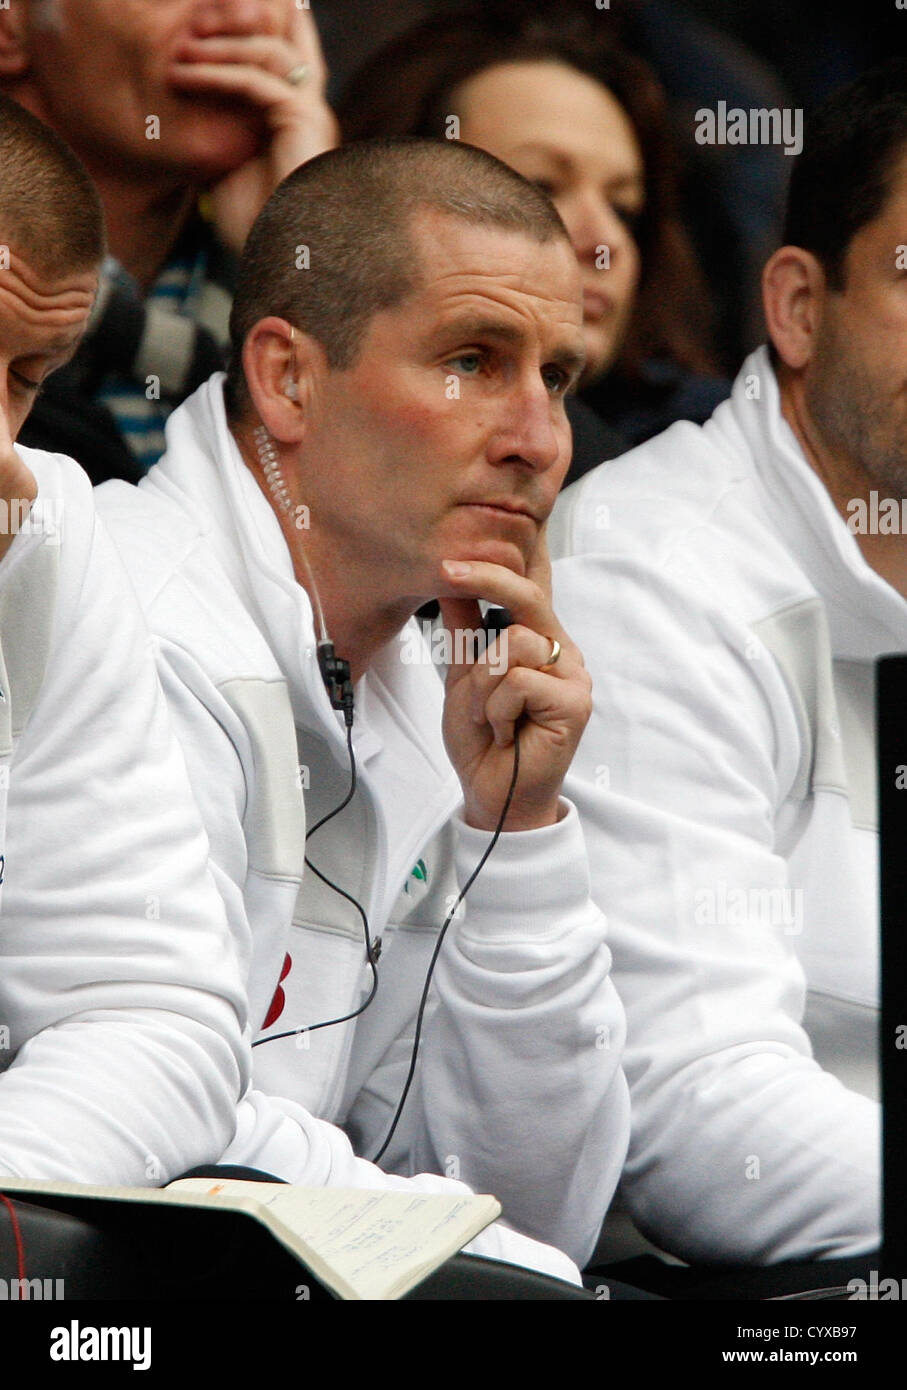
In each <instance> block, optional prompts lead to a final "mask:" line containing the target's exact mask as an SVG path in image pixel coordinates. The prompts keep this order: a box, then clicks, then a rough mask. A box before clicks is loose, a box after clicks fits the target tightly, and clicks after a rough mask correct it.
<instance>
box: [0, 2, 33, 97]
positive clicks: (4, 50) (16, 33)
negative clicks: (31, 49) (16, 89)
mask: <svg viewBox="0 0 907 1390" xmlns="http://www.w3.org/2000/svg"><path fill="white" fill-rule="evenodd" d="M28 68H29V54H28V45H27V44H26V41H25V4H24V3H23V0H10V5H9V8H0V82H15V81H16V80H17V79H18V78H20V77H24V76H25V74H26V73H27V72H28Z"/></svg>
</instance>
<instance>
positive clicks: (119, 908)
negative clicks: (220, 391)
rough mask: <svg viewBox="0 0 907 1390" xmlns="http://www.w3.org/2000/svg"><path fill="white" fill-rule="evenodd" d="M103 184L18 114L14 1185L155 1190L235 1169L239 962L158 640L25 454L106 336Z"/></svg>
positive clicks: (0, 550) (2, 874) (7, 1123)
mask: <svg viewBox="0 0 907 1390" xmlns="http://www.w3.org/2000/svg"><path fill="white" fill-rule="evenodd" d="M103 250H104V233H103V221H102V217H101V210H100V206H99V204H98V200H97V196H96V194H95V191H94V189H93V187H92V184H91V181H90V179H89V178H88V176H87V174H86V172H85V170H84V169H83V168H82V167H81V166H80V165H79V163H78V161H77V160H76V159H75V157H74V156H73V155H72V154H71V152H70V151H69V150H68V149H67V147H66V146H65V145H64V144H63V143H62V141H60V140H59V139H58V138H57V137H56V136H55V135H53V133H52V132H51V131H49V130H47V129H46V127H44V126H42V124H41V122H39V121H38V120H36V119H35V117H33V116H31V115H29V113H28V112H26V111H24V110H23V109H22V108H21V107H20V106H17V105H16V104H15V103H13V102H10V101H9V100H8V99H6V98H4V97H0V1175H7V1176H15V1177H24V1178H44V1179H51V1180H58V1181H76V1182H96V1183H117V1184H142V1185H144V1184H148V1183H155V1184H156V1183H161V1182H165V1181H167V1180H169V1179H170V1178H173V1177H177V1176H179V1174H180V1173H181V1172H183V1171H185V1169H186V1168H187V1167H189V1166H190V1165H192V1164H196V1163H199V1162H203V1161H211V1160H213V1159H215V1158H216V1157H217V1156H218V1155H219V1153H220V1152H221V1150H222V1149H223V1147H224V1145H225V1144H226V1143H227V1141H228V1140H229V1139H230V1137H231V1135H232V1133H233V1130H234V1127H235V1106H236V1101H237V1097H238V1094H239V1092H240V1090H241V1087H242V1083H243V1079H244V1075H245V1071H246V1060H245V1058H246V1052H245V1048H244V1046H243V1041H242V1036H241V1029H240V1019H239V1011H240V1010H241V1008H242V1003H241V998H240V995H239V990H238V979H237V976H236V970H235V964H234V960H233V956H232V953H231V950H230V943H229V939H228V937H227V935H226V929H225V923H224V919H223V908H222V905H221V902H220V900H219V897H218V895H217V893H216V891H215V888H214V885H213V883H212V881H211V879H210V877H209V873H208V867H207V854H208V846H207V841H206V839H205V836H204V834H203V832H202V827H201V824H200V822H199V820H198V815H197V811H196V808H195V806H194V804H193V802H192V798H191V794H190V791H189V787H188V784H187V780H186V770H185V765H184V763H183V761H182V759H181V757H180V754H179V751H178V748H177V746H176V744H175V742H174V740H173V736H172V733H171V730H170V725H169V722H168V719H167V714H166V710H165V708H164V704H163V699H162V697H161V694H160V688H159V686H158V683H157V680H156V677H155V672H154V665H153V661H152V658H151V655H150V652H149V644H148V637H147V631H146V629H145V627H144V625H143V623H142V621H141V616H140V614H139V612H138V609H137V607H136V605H135V602H134V599H133V597H132V595H131V591H130V589H129V583H128V580H127V579H126V576H125V575H124V573H123V571H122V569H121V567H120V566H119V564H118V561H117V558H116V555H115V552H114V550H113V547H112V545H111V542H110V540H109V538H108V537H107V535H106V533H105V532H104V529H103V526H102V525H101V524H100V522H99V521H98V519H97V518H96V516H95V512H94V505H93V500H92V491H91V486H90V484H89V480H88V478H87V477H86V476H85V474H84V473H83V472H82V471H81V469H80V468H78V467H77V466H76V464H74V463H73V462H72V460H71V459H67V458H63V457H60V456H58V455H53V454H46V453H41V452H38V451H35V450H29V449H21V448H19V447H17V446H16V444H15V440H16V436H17V434H18V433H19V431H20V430H21V428H22V425H23V424H24V422H25V420H26V418H27V416H28V413H29V411H30V409H31V407H32V404H33V402H34V399H35V396H36V394H37V392H38V391H39V390H40V389H41V387H42V386H43V384H44V382H45V381H46V379H47V378H48V376H49V375H50V374H51V373H52V372H53V371H54V370H56V369H57V368H59V367H60V366H61V365H62V364H63V363H65V362H66V361H67V360H68V359H70V358H71V357H72V355H73V353H74V352H75V351H76V349H77V347H78V344H79V341H80V339H81V337H82V335H83V333H84V332H85V330H86V326H87V324H88V321H89V316H90V313H91V310H92V305H93V303H94V299H95V293H96V290H97V283H98V269H99V266H100V262H101V258H102V255H103Z"/></svg>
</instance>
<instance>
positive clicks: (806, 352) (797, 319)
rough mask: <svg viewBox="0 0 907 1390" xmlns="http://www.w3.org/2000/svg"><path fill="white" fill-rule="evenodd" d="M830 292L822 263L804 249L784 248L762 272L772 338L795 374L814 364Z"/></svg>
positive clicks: (763, 297)
mask: <svg viewBox="0 0 907 1390" xmlns="http://www.w3.org/2000/svg"><path fill="white" fill-rule="evenodd" d="M828 292H829V291H828V285H827V282H826V278H825V271H824V270H823V269H822V266H821V264H820V262H819V261H818V260H817V259H816V257H815V256H814V255H812V253H811V252H809V251H804V250H803V249H802V247H800V246H782V247H781V248H780V249H779V250H778V251H776V252H775V254H774V255H773V256H772V258H771V260H770V261H769V262H768V264H767V266H766V267H765V270H764V271H763V272H762V304H763V308H764V310H765V322H766V324H767V326H768V332H769V336H770V338H771V340H772V342H773V343H774V345H775V348H776V349H777V352H778V355H779V357H780V358H781V360H782V362H784V364H785V366H787V367H790V368H791V369H792V370H793V371H800V370H802V369H803V368H804V367H806V366H807V365H808V364H809V362H811V361H812V358H813V355H814V354H815V350H816V341H817V338H818V333H819V327H820V325H821V322H822V314H823V310H824V307H825V298H826V295H827V294H828Z"/></svg>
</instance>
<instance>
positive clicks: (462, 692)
mask: <svg viewBox="0 0 907 1390" xmlns="http://www.w3.org/2000/svg"><path fill="white" fill-rule="evenodd" d="M458 570H459V571H463V570H465V571H466V572H465V573H457V571H458ZM443 572H444V587H445V591H446V594H447V595H451V594H457V595H458V597H443V598H441V600H440V602H441V614H442V617H443V620H444V625H445V627H446V628H447V630H448V631H449V632H451V633H452V634H454V636H455V634H456V630H457V629H472V630H475V629H477V628H480V627H481V626H482V618H481V613H480V611H479V605H478V603H477V601H476V600H477V599H479V598H482V599H485V600H487V601H488V602H490V603H494V604H500V605H501V606H502V607H504V608H507V609H509V611H510V613H511V615H512V617H513V625H512V626H511V627H509V628H507V629H505V631H504V632H503V633H501V634H500V635H499V637H498V639H497V640H496V641H495V642H493V643H492V644H491V645H490V646H489V647H488V650H487V652H486V653H485V656H484V658H483V660H481V661H472V662H471V661H469V660H468V656H469V653H465V652H463V651H462V650H461V649H460V647H459V646H458V645H457V644H456V642H454V654H455V655H458V656H462V657H464V658H465V659H464V660H460V661H453V662H452V663H451V665H450V667H449V669H448V674H447V689H446V695H445V702H444V741H445V744H446V746H447V752H448V754H449V756H450V760H451V762H452V763H453V765H454V767H455V768H456V770H457V775H458V776H459V778H460V783H461V785H462V787H463V798H464V803H465V811H464V816H465V819H466V822H467V824H468V825H473V826H476V827H477V828H478V829H480V830H493V829H494V828H495V826H496V825H497V823H498V821H499V819H500V816H501V811H502V810H503V808H504V801H505V799H506V797H507V789H508V787H509V786H510V779H511V777H512V776H513V735H514V729H515V728H517V726H519V737H520V771H519V777H518V779H517V785H516V789H515V792H514V796H513V802H512V803H511V807H510V811H509V812H508V815H507V820H506V821H505V823H504V829H505V830H534V829H536V828H538V827H539V826H543V825H553V824H554V823H555V822H556V821H557V819H558V817H559V797H560V790H561V785H562V783H563V780H564V777H565V775H566V773H567V769H568V768H569V766H570V763H571V761H572V759H573V754H574V752H575V750H576V746H577V744H578V743H579V740H580V737H581V736H582V732H583V730H584V728H585V727H586V724H587V722H588V719H589V715H590V714H591V712H592V697H591V691H592V682H591V680H590V678H589V675H588V673H587V671H586V668H585V666H584V665H583V658H582V655H581V653H580V651H579V649H578V648H577V647H576V646H575V645H574V643H573V642H572V641H571V640H570V638H569V637H568V636H567V633H566V632H565V631H564V629H563V628H562V627H561V625H560V623H559V622H558V620H557V618H556V617H555V616H554V612H553V609H552V607H551V565H550V562H549V560H548V551H547V548H546V546H545V542H544V537H543V538H542V540H541V542H540V544H539V547H538V550H537V552H536V556H535V559H534V561H533V564H532V565H531V566H530V569H529V573H528V574H527V576H526V577H525V578H524V577H523V576H521V575H518V574H514V572H513V571H512V570H509V569H505V568H504V566H503V565H492V564H487V563H484V562H478V561H476V562H469V563H468V565H466V564H463V563H461V562H458V561H445V562H444V565H443ZM555 640H556V641H557V642H559V643H560V656H559V657H558V658H557V660H556V661H555V663H554V664H553V665H551V666H548V662H549V661H550V658H551V653H552V647H553V644H554V642H555ZM505 654H506V663H505V661H504V660H503V658H504V656H505ZM541 667H545V668H546V669H544V670H541V669H540V668H541Z"/></svg>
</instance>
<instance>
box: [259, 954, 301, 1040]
mask: <svg viewBox="0 0 907 1390" xmlns="http://www.w3.org/2000/svg"><path fill="white" fill-rule="evenodd" d="M292 969H293V958H292V956H284V958H283V969H282V970H281V972H280V982H279V983H278V985H277V988H276V989H275V991H274V998H273V999H272V1000H271V1007H270V1008H269V1009H268V1012H267V1014H266V1015H265V1021H264V1023H263V1024H262V1025H261V1026H262V1028H263V1029H264V1028H270V1026H271V1024H272V1023H276V1022H277V1020H278V1019H279V1018H280V1015H281V1014H282V1013H283V1011H284V1008H285V1006H286V1002H287V996H286V995H285V994H284V992H283V990H282V989H281V988H280V986H281V984H282V983H283V981H284V980H285V979H286V978H287V976H288V975H289V973H290V971H291V970H292Z"/></svg>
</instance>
